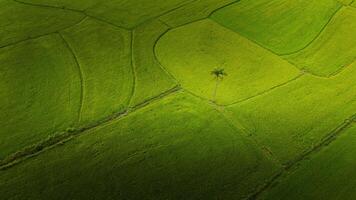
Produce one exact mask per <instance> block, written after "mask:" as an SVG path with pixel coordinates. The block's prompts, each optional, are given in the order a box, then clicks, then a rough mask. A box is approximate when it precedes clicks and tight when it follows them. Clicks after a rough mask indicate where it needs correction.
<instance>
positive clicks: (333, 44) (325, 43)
mask: <svg viewBox="0 0 356 200" xmlns="http://www.w3.org/2000/svg"><path fill="white" fill-rule="evenodd" d="M355 35H356V9H355V8H351V7H345V8H342V9H341V10H340V11H339V12H338V13H337V14H336V16H335V17H334V18H333V19H332V20H331V21H330V24H329V25H328V27H326V29H325V30H324V31H323V33H322V34H321V35H320V36H319V37H318V38H317V39H316V40H315V41H314V42H313V43H312V44H311V45H310V46H308V47H307V48H306V49H303V50H302V51H299V52H298V53H296V54H293V55H290V56H287V57H286V58H287V59H288V60H290V61H291V62H292V63H294V64H296V65H297V66H299V67H300V68H303V69H305V70H307V71H310V72H312V73H313V74H316V75H319V76H330V75H333V74H336V73H337V72H338V71H340V70H342V69H343V68H344V67H345V66H347V65H349V64H350V63H352V62H353V61H354V60H355V58H356V40H355V37H354V36H355ZM340 52H342V53H340Z"/></svg>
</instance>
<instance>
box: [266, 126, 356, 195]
mask: <svg viewBox="0 0 356 200" xmlns="http://www.w3.org/2000/svg"><path fill="white" fill-rule="evenodd" d="M355 146H356V126H355V125H354V126H352V127H350V128H349V129H348V130H346V131H344V132H342V133H341V135H340V136H339V137H338V138H337V140H336V141H334V142H332V143H331V144H330V145H329V146H327V147H325V148H323V149H322V150H321V151H320V152H318V153H316V154H315V155H313V156H311V158H309V159H307V160H304V161H302V162H301V163H300V166H299V167H298V168H297V169H296V170H295V171H294V172H292V173H291V174H288V176H287V177H285V178H284V179H283V180H282V181H280V182H279V183H278V185H276V186H275V187H273V188H272V189H271V190H269V191H267V192H266V194H265V195H264V197H263V198H261V199H267V200H269V199H270V200H279V199H280V200H282V199H290V200H294V199H295V200H299V199H305V200H309V199H310V200H314V199H325V200H344V199H353V198H354V197H355V196H356V191H355V187H356V181H355V180H356V172H355V165H356V160H355V154H356V148H355Z"/></svg>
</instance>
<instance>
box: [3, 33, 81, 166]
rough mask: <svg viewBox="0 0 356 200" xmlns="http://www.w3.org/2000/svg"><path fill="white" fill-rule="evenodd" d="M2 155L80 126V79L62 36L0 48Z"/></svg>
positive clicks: (47, 37)
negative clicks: (78, 121)
mask: <svg viewBox="0 0 356 200" xmlns="http://www.w3.org/2000/svg"><path fill="white" fill-rule="evenodd" d="M0 63H1V70H0V83H1V84H0V110H1V112H0V124H1V129H0V136H1V140H0V146H1V151H0V158H1V159H3V158H4V157H5V156H7V155H8V154H10V153H14V152H15V151H17V150H20V149H21V148H24V147H26V146H27V145H31V144H32V143H35V142H38V141H40V140H43V139H45V138H47V137H48V136H49V135H50V134H52V133H54V132H56V131H61V130H64V129H66V128H68V127H72V126H74V125H76V123H77V120H78V108H79V104H80V97H79V96H80V95H79V94H80V80H79V75H78V72H77V66H76V64H75V61H74V59H73V58H72V55H71V54H70V52H69V51H68V50H67V48H66V46H65V45H64V44H63V41H62V39H61V38H60V37H59V36H58V35H50V36H45V37H42V38H40V39H35V40H31V41H26V42H22V43H19V44H16V45H14V46H11V47H6V48H3V49H1V50H0Z"/></svg>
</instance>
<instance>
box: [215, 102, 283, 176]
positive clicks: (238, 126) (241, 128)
mask: <svg viewBox="0 0 356 200" xmlns="http://www.w3.org/2000/svg"><path fill="white" fill-rule="evenodd" d="M213 107H214V109H215V110H216V111H217V112H219V113H220V114H221V116H222V117H223V118H224V119H225V120H226V122H227V123H229V124H230V125H231V126H232V127H233V128H234V129H235V131H236V132H242V133H243V134H244V135H242V136H243V138H245V139H246V140H248V141H250V142H252V143H253V144H254V145H255V146H256V148H257V149H259V151H260V152H261V153H262V155H263V156H264V157H265V158H266V159H268V160H270V161H272V162H273V163H274V164H276V166H278V168H279V169H281V168H283V165H282V163H281V162H280V161H279V160H278V158H276V157H275V156H274V155H273V153H272V152H271V151H270V150H268V149H267V148H266V147H265V146H263V145H261V143H259V142H258V141H257V140H255V139H253V138H251V137H249V135H250V134H252V133H251V132H250V131H249V130H248V129H247V128H246V127H245V126H244V125H243V124H242V123H241V122H239V121H238V120H237V119H235V118H234V117H232V116H230V113H229V111H228V110H226V108H225V107H223V106H216V105H213ZM238 134H239V133H238Z"/></svg>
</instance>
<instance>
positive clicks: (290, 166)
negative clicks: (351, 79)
mask: <svg viewBox="0 0 356 200" xmlns="http://www.w3.org/2000/svg"><path fill="white" fill-rule="evenodd" d="M355 121H356V114H354V115H352V116H351V117H349V118H347V119H346V120H344V122H343V123H341V124H340V125H338V126H337V127H336V128H334V129H333V130H332V131H331V132H330V133H329V134H327V136H325V137H324V138H323V139H322V140H321V142H320V143H318V144H316V145H315V146H313V147H312V148H310V149H309V150H306V151H305V152H304V153H302V154H301V155H300V156H299V157H297V158H296V159H294V160H292V161H290V162H288V163H286V165H285V166H284V168H283V170H282V172H281V173H280V174H278V175H277V176H275V177H272V179H270V180H269V181H267V182H266V184H265V185H264V186H262V187H261V189H260V190H257V191H256V192H255V193H253V194H251V195H250V196H249V197H248V198H247V200H256V199H258V198H259V197H260V196H261V195H262V194H263V193H265V192H266V191H268V190H269V189H270V188H271V187H272V186H275V185H276V184H278V183H279V180H280V179H282V178H285V177H286V176H288V173H289V172H290V171H292V170H295V169H296V168H298V164H299V163H301V162H302V161H304V160H305V159H307V158H309V157H311V156H313V155H314V154H315V153H318V152H320V150H322V149H324V148H325V147H327V146H328V145H329V144H331V143H332V142H334V141H335V140H336V139H337V138H338V137H339V136H340V135H341V134H342V133H343V132H344V131H345V130H347V129H348V128H350V127H351V126H352V124H353V123H355Z"/></svg>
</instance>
